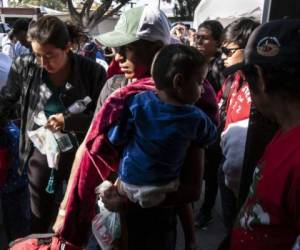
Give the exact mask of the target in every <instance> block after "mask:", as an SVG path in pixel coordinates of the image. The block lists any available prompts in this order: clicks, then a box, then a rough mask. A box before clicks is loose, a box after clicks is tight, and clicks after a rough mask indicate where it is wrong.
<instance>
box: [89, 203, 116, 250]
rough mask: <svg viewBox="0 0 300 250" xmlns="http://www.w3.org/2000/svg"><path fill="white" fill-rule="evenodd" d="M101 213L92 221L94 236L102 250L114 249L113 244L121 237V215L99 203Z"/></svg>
mask: <svg viewBox="0 0 300 250" xmlns="http://www.w3.org/2000/svg"><path fill="white" fill-rule="evenodd" d="M98 206H99V209H100V212H99V213H98V214H97V215H96V216H95V217H94V219H93V221H92V230H93V234H94V236H95V238H96V240H97V242H98V244H99V245H100V247H101V249H102V250H110V249H112V248H113V242H114V240H116V239H119V238H120V237H121V221H120V215H119V213H115V212H111V211H109V210H107V209H106V208H105V207H104V204H103V202H102V201H101V199H100V200H99V201H98Z"/></svg>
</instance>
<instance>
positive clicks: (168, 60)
mask: <svg viewBox="0 0 300 250" xmlns="http://www.w3.org/2000/svg"><path fill="white" fill-rule="evenodd" d="M204 65H206V60H205V58H204V56H203V55H202V54H201V53H200V52H199V51H198V50H197V49H196V48H194V47H189V46H186V45H181V44H172V45H168V46H166V47H165V48H163V49H162V50H161V51H160V52H159V53H158V54H157V55H156V57H155V58H154V61H153V64H152V69H151V73H152V77H153V79H154V82H155V85H156V87H157V89H161V90H170V89H172V88H173V78H174V76H175V75H176V74H179V73H180V74H182V75H184V77H186V79H189V78H190V77H191V76H192V75H194V74H195V72H196V70H197V69H199V68H200V67H202V66H204Z"/></svg>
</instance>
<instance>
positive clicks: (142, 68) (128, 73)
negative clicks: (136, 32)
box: [115, 40, 154, 79]
mask: <svg viewBox="0 0 300 250" xmlns="http://www.w3.org/2000/svg"><path fill="white" fill-rule="evenodd" d="M115 50H116V55H115V60H116V61H117V62H118V63H119V66H120V69H121V71H122V72H123V73H124V75H125V77H126V78H127V79H136V78H137V79H138V78H141V77H143V76H145V74H147V73H149V72H150V67H151V62H152V59H153V56H154V53H153V48H151V44H150V42H148V41H143V40H139V41H136V42H133V43H130V44H127V45H124V46H121V47H118V48H115Z"/></svg>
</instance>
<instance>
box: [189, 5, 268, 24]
mask: <svg viewBox="0 0 300 250" xmlns="http://www.w3.org/2000/svg"><path fill="white" fill-rule="evenodd" d="M263 5H264V0H222V1H221V0H202V1H201V2H200V3H199V5H198V6H197V8H196V10H195V14H194V25H193V26H194V28H197V27H198V26H199V24H200V23H202V22H203V21H205V20H211V19H215V20H218V21H220V22H221V23H222V24H223V25H224V26H226V25H227V24H229V23H230V22H232V21H233V20H235V19H237V18H239V17H243V16H244V17H250V16H253V17H255V18H256V19H257V20H259V21H261V16H262V11H263Z"/></svg>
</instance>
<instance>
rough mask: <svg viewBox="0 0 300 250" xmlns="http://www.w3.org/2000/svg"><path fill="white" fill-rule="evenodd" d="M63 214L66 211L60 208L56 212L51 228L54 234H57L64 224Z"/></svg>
mask: <svg viewBox="0 0 300 250" xmlns="http://www.w3.org/2000/svg"><path fill="white" fill-rule="evenodd" d="M65 213H66V211H65V210H64V209H62V208H60V209H59V210H58V215H57V217H56V220H55V223H54V225H53V227H52V230H53V232H54V233H55V234H59V233H60V232H61V230H62V228H63V225H64V223H65Z"/></svg>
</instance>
